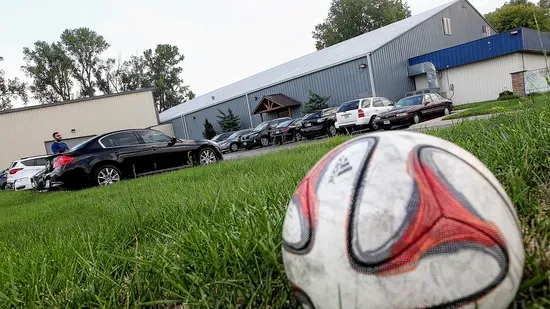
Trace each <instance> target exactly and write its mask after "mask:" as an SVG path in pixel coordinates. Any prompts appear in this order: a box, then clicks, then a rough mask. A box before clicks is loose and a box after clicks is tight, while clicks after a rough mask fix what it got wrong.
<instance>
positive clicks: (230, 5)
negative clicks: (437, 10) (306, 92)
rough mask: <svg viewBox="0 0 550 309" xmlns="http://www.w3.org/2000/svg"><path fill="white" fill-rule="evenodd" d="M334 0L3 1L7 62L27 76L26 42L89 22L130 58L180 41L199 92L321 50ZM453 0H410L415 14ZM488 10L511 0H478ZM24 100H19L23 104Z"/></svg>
mask: <svg viewBox="0 0 550 309" xmlns="http://www.w3.org/2000/svg"><path fill="white" fill-rule="evenodd" d="M330 2H331V1H330V0H210V1H195V0H180V1H171V0H157V1H150V0H149V1H143V0H132V1H131V0H120V1H117V0H111V1H107V0H97V1H79V0H70V1H69V0H51V1H43V0H19V1H16V0H0V17H1V18H0V29H2V35H1V39H0V56H2V57H4V61H3V62H2V63H0V67H1V68H2V69H4V71H6V75H7V76H8V77H13V76H18V77H20V78H23V79H25V76H24V74H23V73H22V72H21V70H20V67H21V65H23V64H24V62H23V54H22V49H23V47H25V46H27V47H31V46H32V44H33V43H34V42H35V41H37V40H43V41H47V42H52V41H56V40H58V39H59V35H60V34H61V33H62V32H63V30H65V29H67V28H78V27H89V28H91V29H93V30H95V31H96V32H98V33H99V34H101V35H103V36H104V37H105V38H106V40H107V42H109V43H110V44H111V48H110V49H109V50H108V51H107V52H106V53H105V56H106V57H107V56H108V57H113V58H119V57H121V58H122V59H126V58H128V57H129V56H130V55H134V54H139V53H141V52H142V51H143V50H145V49H147V48H154V47H155V46H156V44H160V43H169V44H173V45H177V46H178V47H179V48H180V50H181V52H182V53H183V54H184V55H185V57H186V59H185V61H184V62H183V69H184V70H183V78H184V80H185V82H186V83H187V84H189V85H190V86H191V89H192V90H193V91H194V92H195V93H196V94H198V95H200V94H203V93H206V92H208V91H211V90H214V89H217V88H219V87H222V86H224V85H227V84H229V83H232V82H235V81H238V80H240V79H242V78H246V77H248V76H250V75H253V74H255V73H259V72H261V71H262V70H265V69H269V68H270V67H273V66H276V65H279V64H281V63H284V62H286V61H290V60H292V59H294V58H297V57H300V56H303V55H305V54H308V53H311V52H314V51H315V42H314V40H313V39H312V37H311V32H312V30H313V28H314V27H315V25H316V24H318V23H320V22H321V21H322V20H323V18H325V17H326V14H327V11H328V8H329V6H330ZM446 2H449V1H448V0H431V1H426V0H409V1H408V3H409V5H410V6H411V9H412V11H413V14H417V13H420V12H423V11H426V10H428V9H431V8H434V7H437V6H439V5H442V4H444V3H446ZM470 2H472V4H473V5H474V6H475V7H476V8H477V9H478V10H479V11H481V12H482V13H487V12H490V11H492V10H494V9H495V8H497V7H500V6H502V4H503V3H504V2H505V0H470ZM16 105H19V103H18V104H16Z"/></svg>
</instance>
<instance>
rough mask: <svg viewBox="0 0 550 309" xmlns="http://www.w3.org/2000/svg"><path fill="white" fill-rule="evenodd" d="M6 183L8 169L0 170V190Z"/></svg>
mask: <svg viewBox="0 0 550 309" xmlns="http://www.w3.org/2000/svg"><path fill="white" fill-rule="evenodd" d="M7 183H8V170H3V171H0V190H6V184H7Z"/></svg>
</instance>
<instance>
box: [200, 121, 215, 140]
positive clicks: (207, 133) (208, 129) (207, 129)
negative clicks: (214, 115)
mask: <svg viewBox="0 0 550 309" xmlns="http://www.w3.org/2000/svg"><path fill="white" fill-rule="evenodd" d="M214 136H216V130H214V126H213V125H212V124H211V123H210V121H208V119H204V131H203V132H202V137H204V138H206V139H212V138H214Z"/></svg>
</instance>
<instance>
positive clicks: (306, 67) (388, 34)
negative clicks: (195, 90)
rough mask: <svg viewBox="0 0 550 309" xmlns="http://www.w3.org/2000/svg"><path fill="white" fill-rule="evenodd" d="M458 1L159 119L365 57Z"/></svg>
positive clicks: (266, 73) (227, 88)
mask: <svg viewBox="0 0 550 309" xmlns="http://www.w3.org/2000/svg"><path fill="white" fill-rule="evenodd" d="M459 1H462V0H453V1H451V2H449V3H447V4H444V5H442V6H439V7H437V8H434V9H432V10H429V11H426V12H423V13H420V14H417V15H414V16H412V17H409V18H407V19H404V20H401V21H398V22H396V23H393V24H390V25H387V26H385V27H382V28H379V29H376V30H373V31H371V32H368V33H365V34H363V35H360V36H358V37H355V38H352V39H349V40H347V41H344V42H342V43H339V44H336V45H333V46H330V47H327V48H325V49H322V50H320V51H317V52H314V53H311V54H308V55H306V56H303V57H301V58H298V59H295V60H292V61H290V62H287V63H285V64H282V65H279V66H277V67H274V68H272V69H269V70H267V71H264V72H261V73H259V74H256V75H254V76H251V77H248V78H246V79H243V80H241V81H238V82H236V83H233V84H231V85H228V86H225V87H222V88H220V89H217V90H214V91H212V92H209V93H207V94H204V95H202V96H199V97H197V98H195V99H194V100H191V101H189V102H186V103H183V104H180V105H177V106H174V107H172V108H170V109H168V110H166V111H164V112H162V113H161V114H160V122H161V123H162V122H167V121H170V120H173V119H175V118H177V117H180V116H182V115H187V114H190V113H192V112H195V111H198V110H201V109H204V108H206V107H210V106H213V105H217V104H220V103H223V102H226V101H228V100H231V99H234V98H237V97H240V96H244V95H245V94H248V93H251V92H254V91H257V90H261V89H264V88H267V87H269V86H272V85H276V84H279V83H282V82H284V81H288V80H292V79H295V78H298V77H301V76H304V75H308V74H311V73H314V72H317V71H320V70H324V69H326V68H330V67H333V66H335V65H338V64H341V63H346V62H349V61H352V60H355V59H358V58H361V57H365V56H366V55H367V54H368V53H369V52H374V51H376V50H377V49H379V48H381V47H383V46H384V45H386V44H388V43H389V42H391V41H393V40H395V39H396V38H398V37H400V36H401V35H403V34H405V33H406V32H408V31H409V30H411V29H413V28H415V27H416V26H418V25H420V24H421V23H423V22H425V21H426V20H428V19H430V18H431V17H433V16H434V15H436V14H438V13H440V12H441V11H443V10H445V9H447V8H448V7H450V6H451V5H453V4H455V3H457V2H459Z"/></svg>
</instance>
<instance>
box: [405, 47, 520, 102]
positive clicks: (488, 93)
mask: <svg viewBox="0 0 550 309" xmlns="http://www.w3.org/2000/svg"><path fill="white" fill-rule="evenodd" d="M522 70H523V58H522V55H521V54H520V53H516V54H512V55H507V56H502V57H498V58H494V59H490V60H486V61H482V62H476V63H471V64H467V65H463V66H460V67H456V68H452V69H449V70H443V71H441V72H438V75H439V81H440V86H441V92H446V93H447V96H448V97H451V96H453V92H452V91H450V90H449V85H451V84H453V85H454V87H455V91H454V96H453V97H452V100H453V102H454V104H455V105H460V104H467V103H473V102H481V101H489V100H496V99H497V98H498V95H499V93H501V92H502V91H504V90H509V91H512V78H511V76H510V73H513V72H518V71H522ZM415 80H418V82H417V84H422V81H421V80H419V78H418V77H417V78H415Z"/></svg>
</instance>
